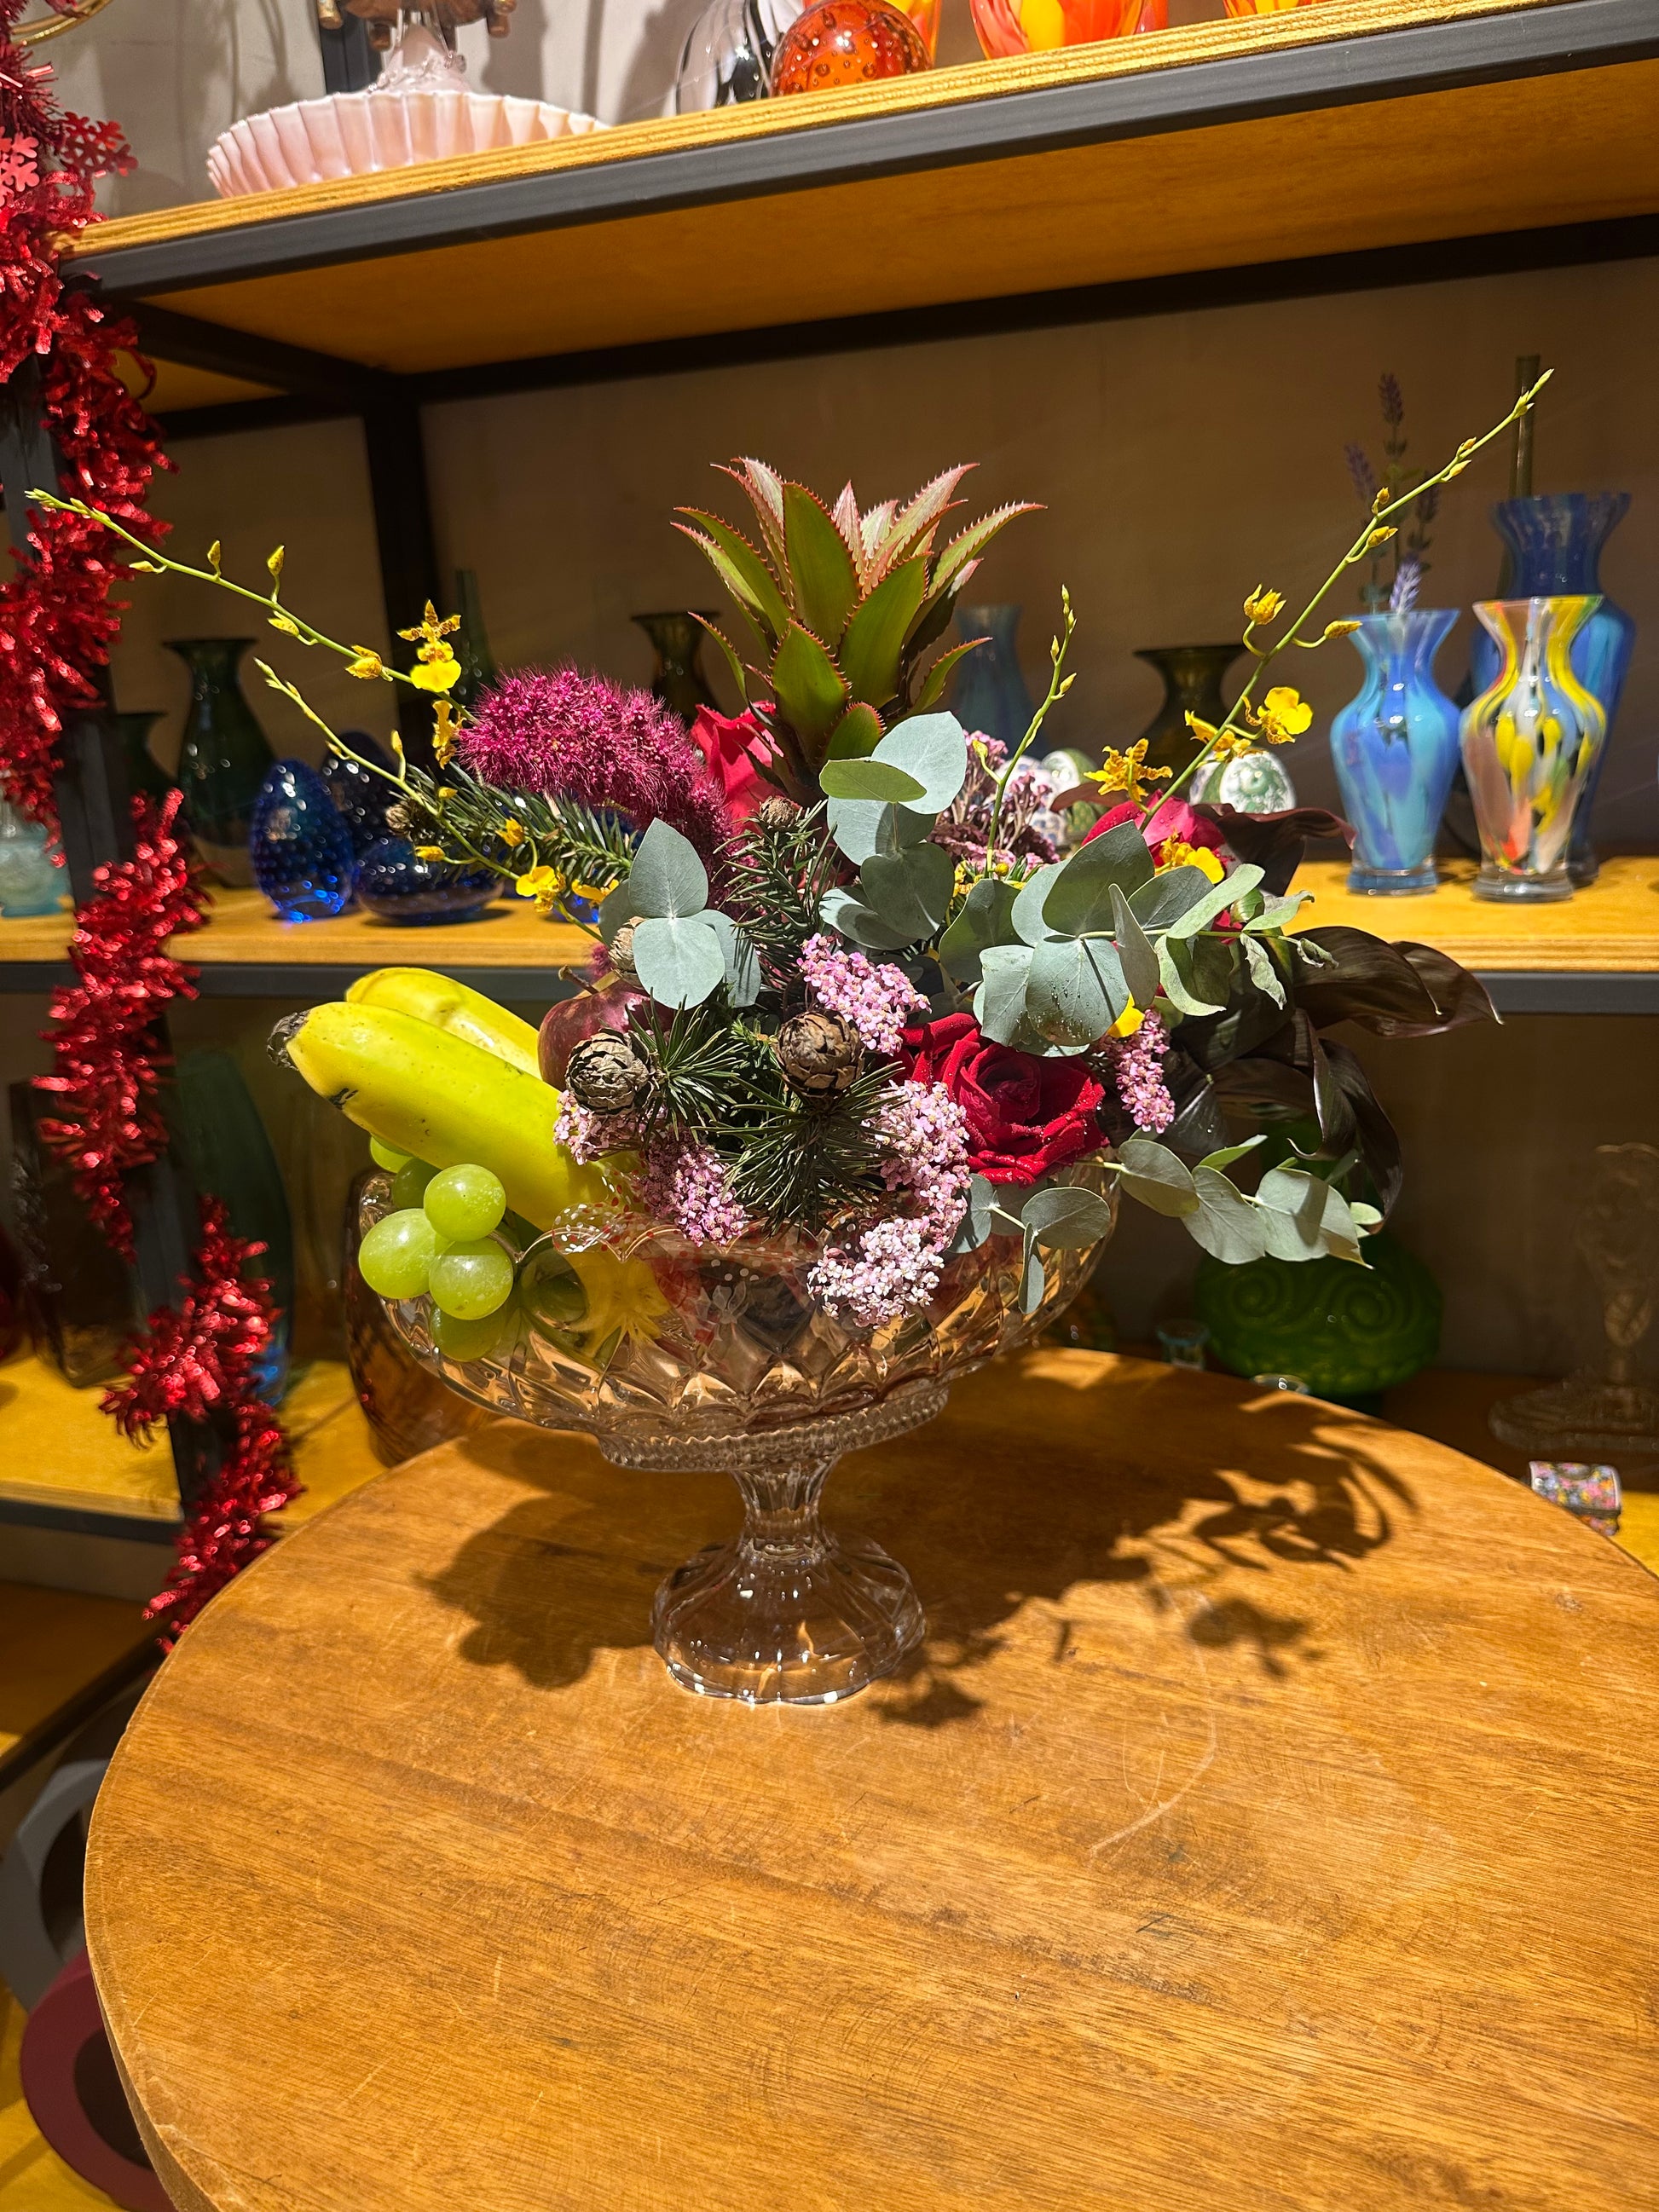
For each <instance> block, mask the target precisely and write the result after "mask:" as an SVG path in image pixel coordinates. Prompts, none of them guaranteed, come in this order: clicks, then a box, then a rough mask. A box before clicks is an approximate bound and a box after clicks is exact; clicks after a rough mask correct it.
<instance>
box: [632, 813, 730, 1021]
mask: <svg viewBox="0 0 1659 2212" xmlns="http://www.w3.org/2000/svg"><path fill="white" fill-rule="evenodd" d="M653 826H654V825H653ZM634 966H635V971H636V972H637V974H638V975H639V979H640V983H641V987H642V988H643V989H645V990H647V991H648V992H649V993H650V994H651V995H652V997H653V999H654V1000H656V1001H657V1003H658V1004H659V1006H701V1005H702V1001H703V1000H705V999H706V998H708V995H709V994H710V993H711V992H712V991H717V990H718V989H719V988H720V985H721V984H722V983H723V982H724V981H726V953H725V950H724V948H723V947H722V945H721V944H720V938H719V936H718V935H717V934H716V933H715V931H714V927H713V926H712V924H711V923H710V921H709V920H708V917H707V916H706V915H689V916H686V917H683V918H682V917H676V916H663V915H652V916H649V917H648V918H647V920H645V921H639V922H636V923H635V926H634Z"/></svg>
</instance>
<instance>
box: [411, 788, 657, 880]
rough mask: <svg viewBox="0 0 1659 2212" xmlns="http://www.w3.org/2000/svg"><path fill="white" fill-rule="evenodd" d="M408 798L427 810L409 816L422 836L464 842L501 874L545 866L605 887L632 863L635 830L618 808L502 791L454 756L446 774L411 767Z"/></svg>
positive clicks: (470, 853)
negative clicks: (609, 811)
mask: <svg viewBox="0 0 1659 2212" xmlns="http://www.w3.org/2000/svg"><path fill="white" fill-rule="evenodd" d="M403 804H404V807H405V809H406V810H407V811H409V812H410V815H411V816H412V815H414V814H416V812H418V813H419V815H420V816H421V817H422V819H421V820H420V821H418V822H416V821H412V820H411V822H410V830H411V832H412V833H413V835H414V836H415V837H416V841H417V842H418V841H419V840H420V838H421V837H422V836H423V835H425V834H427V833H428V832H429V833H430V836H431V842H434V843H435V844H441V845H443V846H444V847H445V848H446V850H449V849H451V848H454V847H457V846H459V847H460V848H462V850H461V852H460V853H459V854H458V855H457V856H456V857H458V858H459V859H463V860H468V861H476V860H484V861H485V862H486V863H487V865H489V866H492V867H494V868H495V871H496V872H497V874H499V875H503V876H517V875H522V874H523V873H525V872H526V870H528V869H530V868H533V867H547V868H551V869H552V870H553V871H554V872H555V874H556V875H557V876H558V877H560V878H562V881H563V882H564V883H565V884H568V885H569V886H571V887H572V888H580V889H581V890H594V891H598V892H599V893H600V894H601V895H603V894H604V893H605V891H608V890H611V887H612V886H613V885H614V884H619V883H620V882H621V881H622V879H623V877H624V876H625V875H626V874H627V873H628V872H629V869H630V868H631V867H632V866H633V865H634V836H633V832H632V831H631V830H630V829H628V828H627V826H626V825H625V824H624V823H623V822H622V821H621V820H620V819H619V817H617V816H616V815H614V814H601V813H598V812H596V811H594V809H593V808H592V807H591V806H584V805H582V804H581V802H580V800H578V799H569V798H549V797H547V796H545V795H544V794H543V793H539V792H530V791H502V790H500V789H498V788H497V787H495V785H494V784H490V783H486V782H484V781H483V779H482V778H481V777H479V776H476V775H473V774H472V773H471V771H470V770H469V769H464V768H461V767H459V766H457V765H455V764H454V763H451V764H450V765H449V766H448V767H447V768H446V769H443V771H442V772H441V776H438V775H430V774H428V771H427V770H426V769H417V768H413V767H411V768H410V769H409V771H408V789H407V795H406V796H405V798H404V801H403ZM503 855H505V857H503Z"/></svg>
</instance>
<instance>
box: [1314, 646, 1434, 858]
mask: <svg viewBox="0 0 1659 2212" xmlns="http://www.w3.org/2000/svg"><path fill="white" fill-rule="evenodd" d="M1456 620H1457V612H1456V610H1455V608H1443V607H1413V608H1411V609H1409V610H1408V611H1405V612H1402V613H1398V614H1378V615H1365V616H1364V617H1362V618H1361V621H1360V623H1359V627H1358V629H1356V630H1354V631H1352V633H1351V635H1352V642H1353V647H1354V650H1355V651H1356V652H1357V653H1358V655H1359V657H1360V659H1362V660H1363V661H1364V664H1365V680H1364V683H1363V684H1361V686H1360V688H1359V691H1358V695H1357V696H1356V697H1354V698H1352V699H1351V700H1350V701H1349V702H1348V704H1347V705H1346V707H1345V708H1343V709H1342V711H1341V713H1340V714H1339V715H1338V716H1337V718H1336V720H1335V721H1334V723H1333V724H1332V726H1331V758H1332V761H1333V763H1334V766H1335V769H1336V780H1337V783H1338V785H1339V786H1340V789H1341V793H1342V811H1343V812H1344V814H1345V815H1346V817H1347V818H1348V820H1349V821H1350V822H1351V823H1352V825H1353V831H1354V842H1353V865H1352V867H1351V868H1350V869H1349V871H1348V889H1349V890H1351V891H1373V892H1401V891H1406V892H1411V891H1431V890H1433V889H1434V888H1435V884H1436V881H1437V878H1436V875H1435V867H1434V840H1435V834H1436V832H1437V830H1438V829H1439V827H1440V817H1441V816H1442V815H1443V813H1444V812H1445V811H1446V800H1447V799H1448V797H1449V794H1450V792H1451V787H1452V778H1453V777H1454V776H1455V775H1456V773H1457V709H1456V708H1455V706H1454V705H1453V703H1452V702H1451V701H1450V700H1449V698H1448V697H1447V696H1446V694H1445V693H1444V692H1443V690H1441V689H1440V686H1439V685H1438V684H1437V683H1436V682H1435V680H1434V657H1435V655H1436V653H1438V652H1439V650H1440V648H1441V647H1442V646H1443V644H1444V643H1445V641H1446V640H1447V638H1448V637H1449V635H1451V631H1452V627H1453V625H1454V624H1455V622H1456Z"/></svg>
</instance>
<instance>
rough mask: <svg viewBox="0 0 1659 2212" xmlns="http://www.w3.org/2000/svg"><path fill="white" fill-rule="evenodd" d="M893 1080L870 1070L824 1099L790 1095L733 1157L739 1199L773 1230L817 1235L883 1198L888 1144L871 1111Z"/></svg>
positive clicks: (734, 1178)
mask: <svg viewBox="0 0 1659 2212" xmlns="http://www.w3.org/2000/svg"><path fill="white" fill-rule="evenodd" d="M889 1081H890V1076H889V1074H888V1073H887V1072H886V1071H884V1070H883V1069H880V1068H872V1070H870V1071H869V1073H866V1074H864V1075H861V1076H860V1078H859V1079H858V1080H857V1081H856V1082H855V1083H854V1085H852V1087H851V1089H850V1090H848V1091H843V1092H842V1096H841V1097H839V1098H837V1099H836V1100H834V1101H833V1102H832V1103H827V1104H816V1103H809V1102H808V1101H806V1100H805V1099H800V1098H797V1097H794V1096H793V1094H791V1095H789V1096H788V1097H787V1098H786V1100H785V1102H784V1103H782V1104H781V1106H779V1107H778V1108H776V1109H775V1110H774V1111H772V1112H771V1113H769V1114H768V1115H766V1116H765V1117H764V1119H763V1121H762V1122H761V1124H760V1127H758V1128H757V1130H756V1131H755V1133H753V1134H752V1135H751V1136H750V1138H749V1139H748V1140H747V1141H746V1142H745V1144H744V1146H743V1149H742V1150H741V1152H739V1153H738V1158H737V1161H736V1164H735V1167H734V1170H733V1173H732V1188H733V1189H734V1191H735V1193H736V1194H737V1198H738V1203H739V1204H740V1205H742V1206H745V1207H747V1209H748V1210H749V1212H751V1213H758V1214H760V1215H762V1216H763V1217H764V1218H765V1219H766V1221H767V1223H768V1224H769V1226H771V1227H774V1228H777V1227H781V1226H782V1225H784V1224H786V1223H793V1224H794V1225H796V1226H797V1227H799V1228H801V1229H805V1230H806V1231H808V1232H809V1233H810V1234H811V1235H812V1236H818V1235H820V1234H822V1232H823V1231H824V1230H825V1229H827V1228H828V1227H829V1225H830V1224H831V1223H832V1222H833V1221H836V1220H837V1219H838V1218H840V1217H841V1216H842V1215H843V1214H845V1213H848V1212H855V1211H859V1210H861V1209H862V1208H864V1207H866V1206H868V1205H869V1204H870V1202H871V1200H872V1199H876V1198H878V1197H880V1196H881V1194H882V1192H883V1190H884V1184H883V1182H882V1178H881V1169H882V1163H883V1162H884V1160H885V1158H887V1156H888V1144H887V1139H886V1138H885V1136H884V1134H883V1133H882V1132H881V1131H880V1130H879V1129H878V1128H877V1127H875V1126H874V1124H873V1121H872V1115H873V1111H874V1108H875V1104H876V1102H877V1100H878V1097H880V1095H881V1093H882V1091H884V1090H885V1088H886V1087H887V1085H888V1083H889Z"/></svg>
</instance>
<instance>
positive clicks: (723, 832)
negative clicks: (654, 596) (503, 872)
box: [459, 668, 736, 873]
mask: <svg viewBox="0 0 1659 2212" xmlns="http://www.w3.org/2000/svg"><path fill="white" fill-rule="evenodd" d="M459 755H460V758H461V760H462V761H463V763H465V766H466V767H468V768H470V769H471V770H472V771H473V773H474V774H475V775H481V776H483V777H484V778H486V779H487V781H489V782H491V783H495V784H501V785H503V786H504V787H506V788H507V789H508V790H509V791H533V792H539V793H543V794H544V795H548V796H559V797H564V798H569V799H577V800H579V801H580V803H581V804H582V805H584V806H596V807H616V808H617V809H618V810H619V811H621V812H622V813H623V814H626V815H628V816H629V817H630V818H631V819H632V821H633V822H634V823H635V825H636V826H637V827H638V828H640V829H643V828H644V827H645V825H646V824H647V823H649V822H666V823H668V824H669V826H670V828H671V829H678V831H679V832H680V834H681V836H684V837H689V838H690V841H691V842H692V843H693V844H694V845H695V846H696V848H697V850H698V852H699V853H700V854H702V859H703V860H704V861H705V863H706V864H707V865H708V866H709V868H710V869H711V870H713V871H714V872H715V873H718V872H719V867H720V849H721V848H722V847H723V846H724V845H725V843H726V840H727V839H728V838H729V837H730V836H731V835H732V830H733V829H734V828H735V826H736V823H735V818H734V817H733V815H732V811H731V810H730V808H729V807H728V806H727V805H726V798H725V795H724V793H722V791H721V789H720V785H719V784H718V782H717V781H715V780H714V777H713V775H711V774H710V772H709V769H708V765H707V763H706V762H705V760H704V757H703V754H702V750H701V749H700V748H699V747H698V746H696V745H695V744H693V743H692V742H691V739H690V737H688V736H687V734H686V730H685V725H684V723H683V722H682V721H681V720H680V719H679V717H678V715H677V714H674V713H673V712H671V709H670V708H667V707H665V706H664V705H662V704H661V702H659V701H658V700H656V699H653V697H652V696H651V695H650V693H649V692H648V691H624V690H622V689H621V687H620V686H619V685H617V684H611V683H609V682H607V680H606V679H605V678H604V677H603V676H584V675H583V674H582V672H581V671H580V669H579V668H554V669H548V668H522V669H520V670H518V671H515V672H514V673H513V675H510V676H504V677H502V678H501V681H500V683H499V684H494V685H492V687H491V688H490V690H488V691H487V692H486V693H485V694H484V696H483V698H482V699H481V700H480V701H479V702H478V706H477V712H476V714H475V717H474V719H473V720H472V721H471V722H470V723H469V724H468V725H467V726H466V728H465V730H464V731H463V732H461V738H460V745H459Z"/></svg>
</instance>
